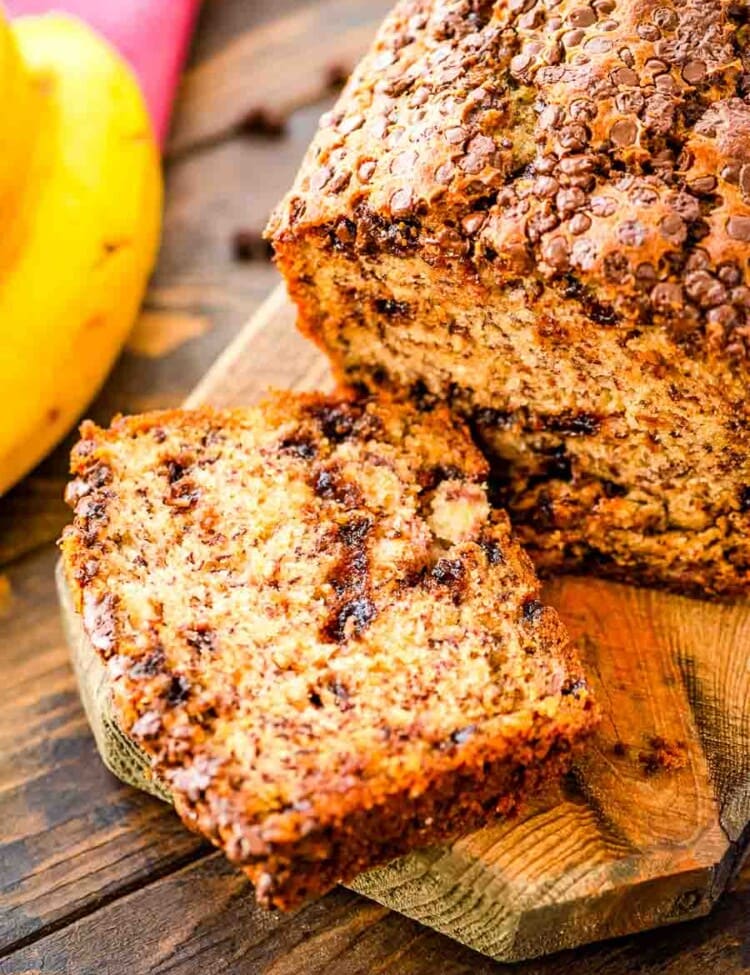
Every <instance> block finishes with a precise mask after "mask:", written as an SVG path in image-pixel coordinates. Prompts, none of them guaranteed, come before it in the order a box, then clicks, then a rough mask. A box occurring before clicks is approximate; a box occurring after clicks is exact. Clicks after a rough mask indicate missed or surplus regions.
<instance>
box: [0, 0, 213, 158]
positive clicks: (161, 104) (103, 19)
mask: <svg viewBox="0 0 750 975" xmlns="http://www.w3.org/2000/svg"><path fill="white" fill-rule="evenodd" d="M3 3H4V4H5V7H6V8H7V10H8V12H9V13H10V15H11V16H19V15H21V14H39V13H46V12H48V11H50V10H56V11H65V12H67V13H71V14H75V15H76V16H78V17H81V18H82V19H83V20H86V21H88V23H89V24H91V26H92V27H95V28H96V29H97V30H98V31H100V33H102V34H104V36H105V37H107V38H108V39H109V40H110V41H111V42H112V44H114V45H115V47H117V48H119V50H120V51H121V52H122V54H123V55H124V56H125V57H126V58H127V59H128V60H129V61H130V63H131V64H132V65H133V67H134V69H135V71H136V73H137V74H138V77H139V78H140V80H141V85H142V86H143V91H144V93H145V96H146V101H147V102H148V106H149V109H150V111H151V116H152V118H153V120H154V128H155V129H156V132H157V135H158V136H159V140H160V141H161V142H162V144H163V142H164V139H165V137H166V134H167V128H168V126H169V116H170V113H171V110H172V103H173V101H174V96H175V92H176V90H177V82H178V80H179V76H180V70H181V68H182V65H183V63H184V61H185V55H186V54H187V50H188V45H189V42H190V35H191V32H192V29H193V26H194V24H195V18H196V15H197V12H198V4H199V0H0V5H2V4H3Z"/></svg>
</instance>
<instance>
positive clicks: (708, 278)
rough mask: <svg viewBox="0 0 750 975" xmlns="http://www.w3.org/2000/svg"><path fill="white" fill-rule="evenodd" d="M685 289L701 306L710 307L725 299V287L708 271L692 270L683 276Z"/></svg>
mask: <svg viewBox="0 0 750 975" xmlns="http://www.w3.org/2000/svg"><path fill="white" fill-rule="evenodd" d="M685 290H686V292H687V294H688V296H689V297H690V298H692V299H693V301H696V302H697V303H698V304H699V305H700V306H701V307H702V308H712V307H713V306H714V305H720V304H722V302H724V301H726V298H727V292H726V288H725V287H724V286H723V285H722V284H721V282H719V281H717V280H716V278H714V277H713V276H712V275H711V274H709V273H708V271H693V272H692V273H691V274H688V276H687V277H686V278H685Z"/></svg>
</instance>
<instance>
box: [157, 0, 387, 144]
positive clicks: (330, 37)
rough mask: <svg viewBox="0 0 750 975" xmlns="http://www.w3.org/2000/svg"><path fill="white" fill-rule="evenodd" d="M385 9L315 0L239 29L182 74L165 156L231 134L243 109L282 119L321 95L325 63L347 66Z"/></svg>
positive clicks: (369, 1)
mask: <svg viewBox="0 0 750 975" xmlns="http://www.w3.org/2000/svg"><path fill="white" fill-rule="evenodd" d="M391 6H392V3H391V0H320V2H317V3H307V4H306V5H305V6H303V7H301V8H300V9H298V10H296V11H294V12H292V13H290V14H289V15H287V16H285V17H282V18H280V19H278V20H274V21H273V22H272V23H270V24H267V25H264V26H261V27H259V28H256V29H254V30H251V31H246V32H243V33H242V34H240V35H239V36H238V37H236V38H235V39H233V40H232V41H231V42H229V43H228V44H227V45H226V46H225V47H223V48H222V49H221V50H219V51H218V52H216V53H215V54H213V55H211V56H210V57H208V58H206V59H205V60H203V61H202V62H201V63H200V64H198V65H196V66H194V67H192V68H191V69H190V70H188V72H187V73H186V75H185V78H184V80H183V84H182V91H181V104H182V109H183V110H182V112H181V113H180V114H179V116H178V117H177V119H176V120H175V124H174V126H173V130H172V135H171V138H170V142H169V147H168V154H169V155H171V156H174V155H178V154H180V153H184V152H186V151H188V150H191V151H192V150H194V149H196V148H198V147H200V146H204V145H207V144H211V143H213V142H215V141H216V140H217V139H221V138H223V137H226V136H227V135H231V134H232V133H233V132H235V131H236V129H237V127H238V125H239V124H240V123H241V122H242V120H243V119H244V118H246V117H247V116H248V115H249V114H250V113H253V112H256V113H261V114H262V115H264V116H266V117H269V118H279V119H285V118H287V117H288V116H289V115H291V113H292V112H293V111H294V110H295V109H297V108H299V107H300V106H301V105H305V104H308V103H310V102H313V101H317V100H318V99H320V98H322V97H323V96H324V94H325V93H326V90H327V88H328V87H329V82H328V76H329V73H330V69H331V67H335V68H337V69H338V70H339V71H341V70H343V71H347V70H351V68H353V67H354V65H355V64H356V62H357V60H358V59H359V57H360V56H361V55H362V54H363V53H364V51H365V50H366V48H367V45H368V44H369V42H370V40H371V38H372V35H373V33H374V31H375V29H376V27H377V25H378V24H379V22H380V21H381V20H382V18H383V16H384V15H385V13H386V12H387V11H388V9H389V8H390V7H391Z"/></svg>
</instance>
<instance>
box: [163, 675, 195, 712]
mask: <svg viewBox="0 0 750 975" xmlns="http://www.w3.org/2000/svg"><path fill="white" fill-rule="evenodd" d="M189 694H190V683H189V681H188V680H187V678H185V677H183V676H182V674H173V675H172V679H171V680H170V682H169V686H168V687H167V692H166V695H165V696H166V699H167V704H168V705H169V706H170V707H176V706H177V705H179V704H184V703H185V701H187V699H188V695H189Z"/></svg>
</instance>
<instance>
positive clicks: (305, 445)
mask: <svg viewBox="0 0 750 975" xmlns="http://www.w3.org/2000/svg"><path fill="white" fill-rule="evenodd" d="M279 449H280V450H283V451H284V452H285V453H289V454H292V456H294V457H299V458H300V460H312V459H313V457H315V456H316V455H317V453H318V448H317V447H316V446H315V443H314V442H313V441H312V440H310V439H309V438H307V437H303V436H299V437H287V438H286V439H284V440H282V441H281V443H280V444H279Z"/></svg>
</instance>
